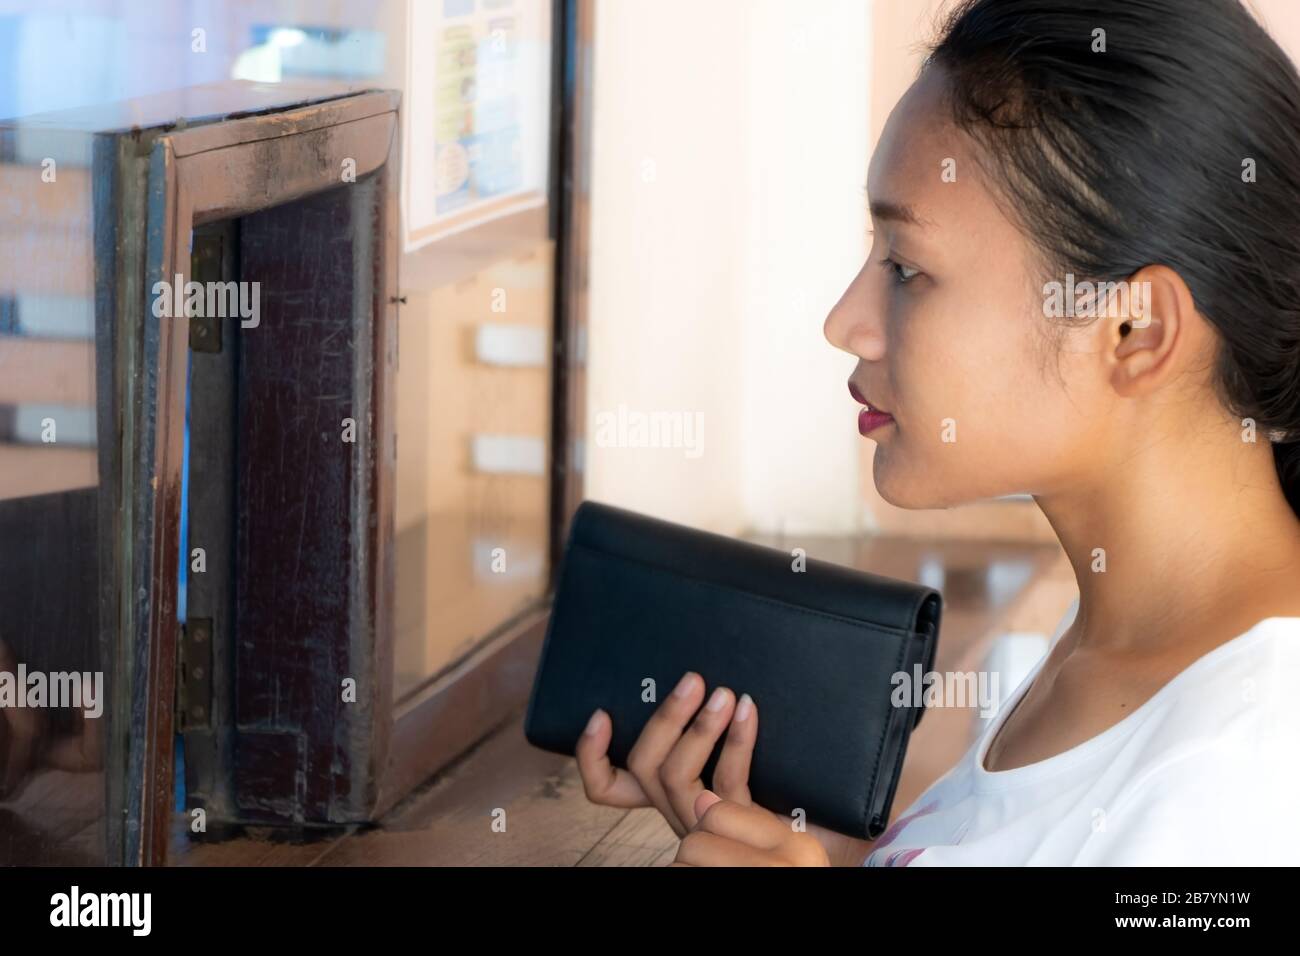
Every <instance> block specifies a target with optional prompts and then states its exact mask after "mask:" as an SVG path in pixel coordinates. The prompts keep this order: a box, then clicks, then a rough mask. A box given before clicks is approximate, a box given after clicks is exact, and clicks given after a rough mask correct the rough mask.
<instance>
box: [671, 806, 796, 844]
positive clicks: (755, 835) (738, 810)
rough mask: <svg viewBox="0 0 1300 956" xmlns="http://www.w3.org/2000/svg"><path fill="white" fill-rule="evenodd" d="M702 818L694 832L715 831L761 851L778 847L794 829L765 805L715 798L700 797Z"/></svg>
mask: <svg viewBox="0 0 1300 956" xmlns="http://www.w3.org/2000/svg"><path fill="white" fill-rule="evenodd" d="M699 805H700V811H701V812H700V819H699V822H698V823H697V824H696V826H695V829H694V830H693V831H692V834H695V833H712V834H714V835H716V836H719V837H725V838H726V839H728V840H736V841H738V842H740V843H744V844H746V845H748V846H751V847H755V848H756V849H760V850H774V849H776V848H777V847H779V846H780V845H781V844H782V843H784V842H786V839H787V838H788V837H789V836H790V834H791V832H792V830H791V828H790V826H789V825H788V824H786V823H785V822H783V821H782V820H781V818H780V817H778V816H777V815H776V814H774V813H772V812H771V811H770V810H765V809H763V808H762V807H759V806H755V805H754V804H752V803H751V804H749V805H748V806H746V805H743V804H739V803H732V802H731V801H729V800H716V799H712V795H710V794H707V792H706V795H705V796H701V797H700V800H699Z"/></svg>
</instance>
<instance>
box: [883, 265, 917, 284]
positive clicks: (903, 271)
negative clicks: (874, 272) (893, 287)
mask: <svg viewBox="0 0 1300 956" xmlns="http://www.w3.org/2000/svg"><path fill="white" fill-rule="evenodd" d="M880 264H881V265H882V266H884V267H885V268H886V269H888V270H889V272H890V274H891V275H892V276H893V277H894V281H895V282H896V283H898V284H899V285H906V284H907V283H908V282H911V281H912V280H913V279H915V278H916V277H917V276H918V275H920V270H919V269H913V268H911V267H910V266H905V265H903V264H902V263H901V262H895V261H894V260H893V259H882V260H881V263H880Z"/></svg>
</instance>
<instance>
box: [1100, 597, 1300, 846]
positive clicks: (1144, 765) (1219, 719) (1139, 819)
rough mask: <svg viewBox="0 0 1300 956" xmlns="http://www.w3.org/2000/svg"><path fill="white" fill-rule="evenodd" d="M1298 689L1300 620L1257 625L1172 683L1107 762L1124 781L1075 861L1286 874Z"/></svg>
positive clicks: (1298, 766) (1299, 747)
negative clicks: (1271, 869) (1278, 868)
mask: <svg viewBox="0 0 1300 956" xmlns="http://www.w3.org/2000/svg"><path fill="white" fill-rule="evenodd" d="M1297 682H1300V618H1273V619H1269V620H1266V621H1262V622H1260V624H1259V625H1257V626H1256V627H1255V628H1252V629H1251V630H1250V631H1248V632H1246V634H1244V635H1242V637H1241V638H1237V639H1236V640H1234V641H1231V642H1229V643H1228V644H1225V645H1222V646H1221V647H1219V648H1217V649H1216V650H1215V651H1213V652H1211V654H1210V655H1207V656H1206V657H1205V658H1202V660H1201V661H1198V662H1197V666H1196V667H1195V668H1189V670H1188V671H1185V672H1184V673H1183V674H1182V675H1180V677H1179V679H1178V680H1177V681H1175V682H1173V683H1171V685H1169V686H1167V687H1166V688H1165V689H1164V690H1165V691H1167V692H1168V693H1165V696H1164V699H1162V700H1158V701H1157V705H1156V706H1155V707H1153V708H1152V710H1151V711H1150V712H1149V713H1148V715H1147V719H1146V720H1145V721H1144V722H1143V723H1142V724H1141V726H1140V727H1139V729H1138V730H1137V732H1136V733H1135V734H1134V735H1133V736H1132V737H1131V738H1130V739H1129V740H1128V742H1127V746H1126V748H1125V749H1126V752H1125V753H1124V754H1122V755H1120V756H1119V757H1118V758H1117V759H1116V760H1115V762H1114V765H1113V767H1112V768H1111V769H1112V770H1113V772H1114V773H1115V774H1116V775H1118V776H1122V777H1123V780H1124V782H1123V784H1122V785H1121V786H1119V787H1118V788H1116V789H1115V790H1114V791H1113V792H1112V793H1111V794H1110V799H1109V800H1107V801H1106V806H1104V807H1099V808H1096V810H1095V812H1096V813H1098V814H1100V820H1101V825H1100V826H1097V820H1094V827H1095V829H1096V831H1097V832H1095V833H1094V834H1093V835H1092V836H1091V837H1090V838H1089V840H1088V841H1087V845H1086V847H1085V848H1084V850H1083V851H1082V853H1081V855H1080V857H1079V859H1078V860H1077V861H1076V862H1079V863H1089V864H1103V865H1127V864H1142V865H1161V864H1164V865H1182V864H1202V865H1209V864H1214V865H1229V864H1240V865H1260V864H1272V863H1283V862H1285V863H1288V864H1290V865H1294V863H1295V861H1296V859H1300V819H1298V818H1297V817H1296V815H1295V807H1296V805H1297V802H1300V761H1297V760H1296V759H1295V755H1296V754H1297V753H1300V694H1297V693H1296V692H1295V688H1296V687H1297V686H1300V683H1297ZM1162 693H1163V692H1162Z"/></svg>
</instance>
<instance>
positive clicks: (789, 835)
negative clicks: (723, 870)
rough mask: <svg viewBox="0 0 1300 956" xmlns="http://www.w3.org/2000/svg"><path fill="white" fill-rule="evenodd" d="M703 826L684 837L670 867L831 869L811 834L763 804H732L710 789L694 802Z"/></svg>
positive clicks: (821, 847)
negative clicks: (799, 830)
mask: <svg viewBox="0 0 1300 956" xmlns="http://www.w3.org/2000/svg"><path fill="white" fill-rule="evenodd" d="M695 813H696V815H697V816H698V817H699V821H700V822H699V823H697V824H696V825H695V829H694V830H692V831H691V832H690V833H688V834H686V836H685V837H684V838H683V839H682V845H681V847H680V848H679V849H678V851H677V859H676V860H674V861H673V862H672V863H670V864H668V865H669V866H830V865H831V861H830V857H829V855H828V854H827V852H826V847H824V846H822V844H821V842H820V841H819V840H818V839H817V837H815V836H814V835H813V834H811V833H799V832H797V831H796V830H795V829H794V828H793V827H792V826H790V823H789V821H786V820H782V819H781V818H780V817H778V816H777V815H776V814H774V813H772V812H770V811H768V810H764V809H763V808H762V807H760V806H756V805H754V804H749V805H748V806H746V805H744V804H740V803H732V802H731V801H729V800H723V799H722V798H721V797H719V796H718V795H717V794H715V793H713V792H712V791H709V790H705V791H704V792H703V793H701V794H700V796H699V799H698V800H696V801H695Z"/></svg>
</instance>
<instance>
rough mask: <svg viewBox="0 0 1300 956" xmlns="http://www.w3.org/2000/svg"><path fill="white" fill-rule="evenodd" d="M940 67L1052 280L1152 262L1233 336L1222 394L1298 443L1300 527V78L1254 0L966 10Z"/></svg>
mask: <svg viewBox="0 0 1300 956" xmlns="http://www.w3.org/2000/svg"><path fill="white" fill-rule="evenodd" d="M1099 30H1100V31H1104V34H1102V33H1097V32H1095V31H1099ZM1103 43H1104V52H1102V44H1103ZM931 64H938V65H939V66H940V67H942V69H943V70H944V72H945V75H946V78H947V95H948V98H949V101H950V103H951V107H952V116H953V120H954V121H955V123H956V125H957V126H958V127H959V128H961V129H963V130H965V131H966V132H967V133H969V134H971V135H972V136H973V137H974V139H975V140H976V142H977V143H979V144H980V146H981V149H980V150H979V151H978V152H979V156H980V163H981V165H982V166H984V167H985V168H986V169H988V170H990V171H991V172H992V173H993V176H992V177H991V178H992V180H993V181H994V182H996V183H997V185H998V187H999V189H1000V191H1001V193H1002V197H1001V198H1003V199H1004V200H1009V202H1006V203H1005V205H1007V206H1008V208H1009V209H1010V211H1011V214H1012V216H1013V218H1014V219H1016V221H1017V222H1018V224H1019V225H1020V226H1021V228H1022V229H1024V231H1025V232H1026V233H1027V235H1028V236H1029V237H1030V238H1031V240H1032V241H1033V242H1034V243H1035V245H1036V246H1037V248H1038V249H1039V250H1040V252H1041V253H1042V254H1043V256H1044V258H1045V259H1046V261H1047V262H1048V263H1050V264H1051V266H1052V267H1054V268H1060V269H1062V271H1066V272H1072V273H1074V274H1075V276H1076V277H1077V279H1078V280H1079V281H1082V280H1085V279H1086V280H1090V281H1093V282H1100V281H1105V282H1115V281H1120V280H1123V279H1125V278H1127V277H1128V276H1131V275H1132V274H1133V273H1134V272H1136V271H1137V270H1138V269H1140V268H1142V267H1143V266H1147V265H1153V264H1162V265H1166V266H1168V267H1169V268H1171V269H1173V270H1175V271H1176V272H1177V273H1178V274H1179V275H1180V276H1182V278H1183V281H1184V282H1186V283H1187V286H1188V288H1189V289H1190V290H1191V293H1192V296H1193V298H1194V299H1195V302H1196V306H1197V308H1198V309H1199V310H1200V311H1201V313H1202V314H1203V315H1204V316H1205V317H1206V318H1207V319H1208V320H1209V321H1210V322H1211V323H1213V325H1214V327H1215V329H1216V330H1217V331H1218V333H1219V337H1220V346H1219V349H1218V358H1217V364H1216V369H1215V375H1214V379H1215V387H1216V390H1217V392H1218V394H1219V398H1220V400H1221V401H1222V402H1223V404H1224V405H1225V407H1226V408H1227V409H1228V410H1229V411H1230V412H1232V413H1233V414H1235V415H1239V416H1241V417H1243V418H1244V417H1250V418H1252V419H1254V420H1255V422H1256V426H1257V429H1258V438H1259V440H1268V436H1269V432H1270V431H1272V430H1274V429H1281V430H1283V431H1284V432H1285V433H1286V434H1284V435H1283V436H1282V438H1283V439H1285V440H1284V441H1279V442H1276V443H1274V445H1273V454H1274V457H1275V461H1276V463H1277V468H1278V474H1279V477H1280V478H1281V482H1282V488H1283V490H1284V491H1285V493H1286V498H1287V501H1288V503H1289V504H1290V505H1291V508H1292V510H1293V511H1295V512H1296V513H1297V514H1300V78H1298V77H1297V75H1296V70H1295V67H1294V66H1293V65H1292V63H1291V60H1290V59H1289V58H1288V57H1287V55H1286V54H1285V53H1283V52H1282V50H1281V49H1280V48H1279V47H1278V45H1277V44H1276V43H1275V42H1274V41H1273V40H1272V38H1271V37H1269V35H1268V34H1267V33H1266V32H1265V31H1264V30H1263V28H1261V27H1260V25H1259V24H1258V23H1256V21H1255V20H1254V18H1253V17H1252V16H1251V15H1250V13H1249V12H1247V10H1246V9H1245V8H1244V7H1243V6H1242V5H1241V4H1240V3H1239V2H1238V0H965V2H962V3H960V4H959V5H958V6H957V8H956V9H955V10H954V11H953V12H952V13H951V15H950V16H949V17H948V18H947V21H946V23H945V24H944V26H943V27H942V29H941V39H940V40H939V42H938V43H937V44H936V45H935V46H934V47H933V48H932V49H931V52H930V56H929V59H928V60H927V61H926V69H928V68H929V66H930V65H931ZM1248 161H1252V162H1248ZM1251 167H1253V170H1254V173H1255V176H1254V181H1249V180H1250V179H1251V177H1250V176H1249V175H1247V172H1246V170H1247V169H1248V168H1251Z"/></svg>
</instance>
